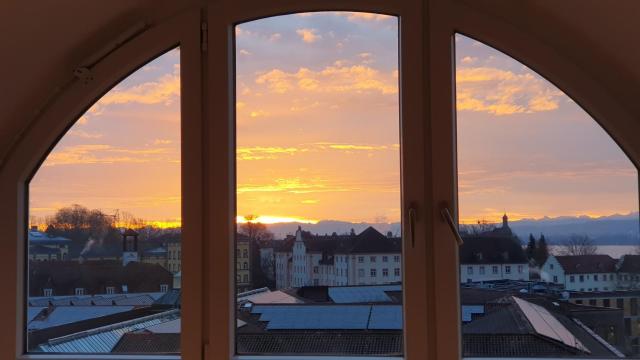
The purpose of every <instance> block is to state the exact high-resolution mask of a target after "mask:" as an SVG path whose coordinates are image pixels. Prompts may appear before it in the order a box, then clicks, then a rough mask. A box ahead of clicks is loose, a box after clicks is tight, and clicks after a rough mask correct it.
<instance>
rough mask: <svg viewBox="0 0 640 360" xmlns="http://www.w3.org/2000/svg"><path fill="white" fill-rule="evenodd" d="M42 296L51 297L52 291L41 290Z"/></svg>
mask: <svg viewBox="0 0 640 360" xmlns="http://www.w3.org/2000/svg"><path fill="white" fill-rule="evenodd" d="M42 292H43V294H42V295H43V296H52V295H53V289H43V291H42Z"/></svg>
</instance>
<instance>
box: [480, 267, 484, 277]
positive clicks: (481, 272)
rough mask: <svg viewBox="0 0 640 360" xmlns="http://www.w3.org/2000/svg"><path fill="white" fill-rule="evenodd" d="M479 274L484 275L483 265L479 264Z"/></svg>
mask: <svg viewBox="0 0 640 360" xmlns="http://www.w3.org/2000/svg"><path fill="white" fill-rule="evenodd" d="M479 271H480V275H484V266H480V270H479Z"/></svg>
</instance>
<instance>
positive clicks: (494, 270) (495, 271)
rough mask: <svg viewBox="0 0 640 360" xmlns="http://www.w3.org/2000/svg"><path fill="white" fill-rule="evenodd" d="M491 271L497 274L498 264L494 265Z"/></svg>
mask: <svg viewBox="0 0 640 360" xmlns="http://www.w3.org/2000/svg"><path fill="white" fill-rule="evenodd" d="M491 272H492V273H493V274H494V275H495V274H497V273H498V266H496V265H493V266H492V267H491Z"/></svg>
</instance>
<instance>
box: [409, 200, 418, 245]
mask: <svg viewBox="0 0 640 360" xmlns="http://www.w3.org/2000/svg"><path fill="white" fill-rule="evenodd" d="M408 215H409V240H411V248H412V249H414V248H415V247H416V235H415V234H416V209H415V208H414V207H413V206H410V207H409V210H408Z"/></svg>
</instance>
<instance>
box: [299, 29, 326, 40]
mask: <svg viewBox="0 0 640 360" xmlns="http://www.w3.org/2000/svg"><path fill="white" fill-rule="evenodd" d="M317 32H318V31H317V30H316V29H298V30H296V33H297V34H298V35H300V38H301V39H302V41H304V42H306V43H313V42H316V41H318V40H319V39H322V36H320V35H318V34H316V33H317Z"/></svg>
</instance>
